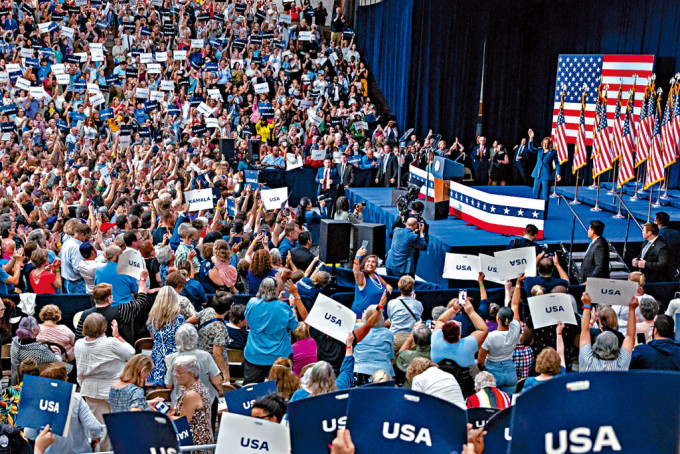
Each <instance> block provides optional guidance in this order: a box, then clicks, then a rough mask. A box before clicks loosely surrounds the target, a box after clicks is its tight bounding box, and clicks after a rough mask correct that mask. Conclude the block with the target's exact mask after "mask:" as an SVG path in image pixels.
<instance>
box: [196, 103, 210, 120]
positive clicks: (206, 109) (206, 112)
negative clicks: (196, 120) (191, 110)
mask: <svg viewBox="0 0 680 454" xmlns="http://www.w3.org/2000/svg"><path fill="white" fill-rule="evenodd" d="M196 110H197V111H198V113H200V114H201V115H203V116H204V117H208V116H210V115H212V113H213V108H212V107H210V106H209V105H207V104H206V103H204V102H203V101H201V103H200V104H199V105H198V107H197V108H196Z"/></svg>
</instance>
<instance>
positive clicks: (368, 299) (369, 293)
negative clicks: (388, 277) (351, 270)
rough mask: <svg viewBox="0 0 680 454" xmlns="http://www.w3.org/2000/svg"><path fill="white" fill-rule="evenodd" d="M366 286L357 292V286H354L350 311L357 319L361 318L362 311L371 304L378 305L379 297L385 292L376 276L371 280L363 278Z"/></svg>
mask: <svg viewBox="0 0 680 454" xmlns="http://www.w3.org/2000/svg"><path fill="white" fill-rule="evenodd" d="M365 281H366V285H364V288H363V289H362V290H359V285H357V284H354V303H352V310H353V311H354V313H355V314H357V318H361V316H362V315H363V313H364V310H365V309H366V308H367V307H368V306H370V305H371V304H378V303H379V302H380V297H382V294H383V292H384V291H385V286H384V285H383V284H382V282H380V279H379V278H378V276H377V275H376V276H375V277H374V278H373V279H371V278H370V277H366V278H365Z"/></svg>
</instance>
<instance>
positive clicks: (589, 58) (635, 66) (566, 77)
mask: <svg viewBox="0 0 680 454" xmlns="http://www.w3.org/2000/svg"><path fill="white" fill-rule="evenodd" d="M653 69H654V55H611V54H607V55H602V54H600V55H571V54H569V55H560V56H559V57H558V60H557V81H556V85H555V87H557V89H556V90H555V98H554V100H555V104H554V110H553V121H552V129H553V130H554V129H555V127H556V126H557V115H558V113H559V109H560V102H561V99H560V87H561V86H562V84H565V85H566V86H567V89H566V91H565V98H564V118H565V125H566V131H567V142H568V143H576V138H577V135H578V127H579V116H580V113H581V93H582V87H583V84H584V83H585V84H586V85H587V86H588V95H587V97H586V111H585V119H586V125H587V126H590V125H592V124H593V120H594V118H595V104H596V103H597V97H598V93H597V87H598V85H599V83H600V76H602V83H603V84H609V86H610V87H611V90H610V92H609V95H610V97H611V100H610V101H609V104H608V105H607V111H608V112H610V113H611V115H612V118H613V113H614V108H615V105H616V101H615V99H614V96H615V95H616V89H615V87H618V86H619V84H620V82H621V78H623V86H622V88H623V92H624V97H623V100H622V101H623V102H624V103H625V102H626V101H627V99H628V96H629V95H628V91H629V90H630V89H631V88H633V86H634V78H633V75H634V74H637V76H638V78H639V79H641V80H645V79H646V78H648V77H650V76H651V75H652V71H653ZM639 87H640V88H638V89H637V90H636V92H635V104H634V109H635V110H634V112H633V114H634V115H633V118H634V119H635V120H637V118H638V116H639V113H640V106H641V105H642V99H643V97H644V91H643V89H642V87H641V86H639ZM636 112H637V114H636ZM586 143H587V145H592V143H593V135H592V133H591V131H590V130H588V128H587V129H586Z"/></svg>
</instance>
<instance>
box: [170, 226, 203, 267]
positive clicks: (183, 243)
mask: <svg viewBox="0 0 680 454" xmlns="http://www.w3.org/2000/svg"><path fill="white" fill-rule="evenodd" d="M178 233H179V238H180V243H179V246H178V247H177V250H176V251H175V263H176V262H179V261H180V260H190V261H191V263H192V264H193V265H194V269H196V270H198V269H200V268H201V262H200V261H199V260H198V257H197V254H196V250H195V249H193V245H192V243H194V242H198V240H199V235H198V230H196V229H195V228H193V227H192V226H191V224H189V223H184V224H181V225H180V226H179V228H178Z"/></svg>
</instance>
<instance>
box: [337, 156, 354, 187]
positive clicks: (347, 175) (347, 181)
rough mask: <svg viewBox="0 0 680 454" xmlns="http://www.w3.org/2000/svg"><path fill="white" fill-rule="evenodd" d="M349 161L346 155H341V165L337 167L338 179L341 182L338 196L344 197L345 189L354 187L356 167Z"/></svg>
mask: <svg viewBox="0 0 680 454" xmlns="http://www.w3.org/2000/svg"><path fill="white" fill-rule="evenodd" d="M347 159H348V158H347V155H346V154H345V153H340V164H338V165H337V166H336V170H337V172H338V179H339V181H340V184H339V185H338V195H343V194H344V193H345V189H347V188H349V187H351V186H353V185H354V166H353V165H352V164H350V163H349V162H347Z"/></svg>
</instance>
